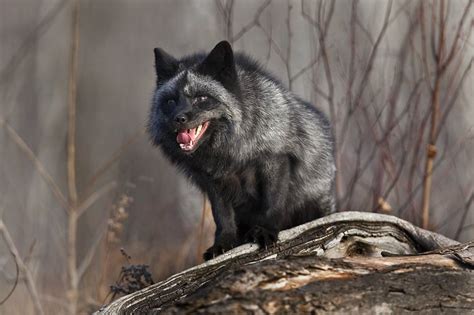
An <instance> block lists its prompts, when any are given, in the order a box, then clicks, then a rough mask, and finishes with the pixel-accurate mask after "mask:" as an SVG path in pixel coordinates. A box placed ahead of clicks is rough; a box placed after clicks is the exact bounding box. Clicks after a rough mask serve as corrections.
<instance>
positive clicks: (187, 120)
mask: <svg viewBox="0 0 474 315" xmlns="http://www.w3.org/2000/svg"><path fill="white" fill-rule="evenodd" d="M155 68H156V74H157V78H156V90H155V93H154V96H153V100H152V106H151V110H150V114H149V123H148V133H149V135H150V137H151V140H152V142H153V143H154V144H155V145H157V146H159V147H160V148H161V150H162V151H163V153H164V155H165V156H166V157H167V158H168V159H169V160H170V161H171V162H172V163H173V164H175V165H176V166H177V167H178V168H179V169H180V170H181V171H182V172H184V174H185V175H187V177H188V178H189V179H190V180H191V181H192V182H194V183H195V184H196V185H197V186H198V187H199V188H200V189H201V190H202V191H204V192H205V193H206V194H207V196H208V198H209V200H210V202H211V206H212V213H213V216H214V221H215V223H216V234H215V241H214V245H213V246H212V247H211V248H209V249H208V250H207V251H206V252H205V253H204V258H205V259H210V258H212V257H214V256H216V255H219V254H221V253H223V252H224V251H227V250H229V249H231V248H233V247H235V246H238V245H240V244H242V243H244V242H247V241H251V242H257V243H259V244H260V245H262V246H267V245H270V244H272V243H273V242H275V241H276V240H277V235H278V232H279V231H280V230H283V229H287V228H290V227H293V226H296V225H299V224H302V223H305V222H308V221H311V220H314V219H316V218H319V217H322V216H324V215H327V214H329V213H331V212H333V211H334V207H335V201H334V200H335V196H334V177H335V166H334V153H333V151H334V141H333V137H332V133H331V128H330V124H329V122H328V120H327V119H326V117H325V116H324V114H323V113H322V112H320V111H319V110H318V109H316V108H315V107H314V106H312V105H311V104H309V103H307V102H305V101H303V100H301V99H300V98H298V97H297V96H295V95H294V94H293V93H291V92H290V91H288V90H287V89H286V88H285V87H284V86H283V85H282V84H281V83H280V82H279V81H278V80H277V79H275V78H274V77H272V76H271V75H270V74H268V73H267V72H266V71H264V70H263V69H262V68H261V67H260V66H259V65H258V64H257V63H256V62H255V61H253V60H252V59H251V58H249V57H248V56H246V55H245V54H241V53H236V54H234V52H233V51H232V48H231V46H230V44H229V43H228V42H226V41H223V42H220V43H219V44H217V45H216V46H215V47H214V49H213V50H212V51H211V52H210V53H209V54H204V53H202V54H194V55H191V56H185V57H183V58H180V59H175V58H174V57H172V56H170V55H169V54H167V53H166V52H164V51H163V50H162V49H159V48H156V49H155Z"/></svg>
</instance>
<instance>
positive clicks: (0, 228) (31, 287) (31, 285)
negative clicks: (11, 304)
mask: <svg viewBox="0 0 474 315" xmlns="http://www.w3.org/2000/svg"><path fill="white" fill-rule="evenodd" d="M0 233H1V234H2V237H3V239H4V240H5V243H6V245H7V247H8V249H9V250H10V252H11V253H12V255H13V257H14V258H15V262H16V264H17V265H18V266H19V267H20V270H21V273H23V274H24V275H25V281H26V286H27V288H28V291H29V292H30V295H31V299H32V300H33V304H34V306H35V310H36V312H37V313H38V314H44V311H43V307H42V305H41V302H40V299H39V296H38V291H37V290H36V284H35V281H34V279H33V275H32V274H31V272H30V270H29V269H28V267H27V266H26V265H25V263H24V262H23V260H22V259H21V257H20V254H19V252H18V249H17V248H16V246H15V242H13V239H12V237H11V235H10V232H8V229H7V227H6V225H5V223H4V222H3V220H2V219H1V218H0Z"/></svg>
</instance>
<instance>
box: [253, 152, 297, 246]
mask: <svg viewBox="0 0 474 315" xmlns="http://www.w3.org/2000/svg"><path fill="white" fill-rule="evenodd" d="M289 163H290V162H289V158H288V157H286V156H283V157H277V158H274V159H270V160H267V161H265V162H264V163H262V164H261V165H260V167H259V171H258V173H259V178H260V180H261V182H262V192H261V193H262V195H261V196H260V198H262V208H261V209H260V213H259V214H258V216H257V220H256V221H255V224H254V225H253V226H252V227H251V228H250V230H249V231H248V232H247V234H246V236H245V238H246V240H247V241H250V242H255V243H258V244H259V245H260V246H261V247H267V246H268V245H271V244H273V243H275V242H276V241H277V240H278V232H280V230H281V229H282V228H283V227H284V225H285V221H288V220H289V216H290V215H291V214H290V213H287V212H288V210H287V209H286V207H287V198H288V190H289V184H290V164H289Z"/></svg>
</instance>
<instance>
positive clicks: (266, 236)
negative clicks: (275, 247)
mask: <svg viewBox="0 0 474 315" xmlns="http://www.w3.org/2000/svg"><path fill="white" fill-rule="evenodd" d="M245 239H246V240H247V241H248V242H253V243H257V244H258V245H260V247H261V248H267V247H268V246H269V245H272V244H274V243H276V241H277V240H278V232H277V231H275V230H270V229H266V228H264V227H261V226H258V225H256V226H254V227H253V228H251V229H250V230H249V231H248V232H247V234H246V235H245Z"/></svg>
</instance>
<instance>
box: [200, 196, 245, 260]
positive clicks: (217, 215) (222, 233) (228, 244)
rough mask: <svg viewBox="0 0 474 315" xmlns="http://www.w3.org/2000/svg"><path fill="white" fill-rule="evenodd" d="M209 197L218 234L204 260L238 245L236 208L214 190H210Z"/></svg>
mask: <svg viewBox="0 0 474 315" xmlns="http://www.w3.org/2000/svg"><path fill="white" fill-rule="evenodd" d="M208 197H209V200H210V201H211V207H212V215H213V217H214V221H215V223H216V234H215V238H214V245H212V246H211V247H210V248H208V249H207V250H206V251H205V252H204V255H203V258H204V260H209V259H212V258H214V257H216V256H218V255H220V254H222V253H224V252H226V251H228V250H230V249H232V248H234V247H236V246H237V245H238V242H237V227H236V223H235V214H234V209H233V208H232V206H231V205H230V204H228V203H226V202H225V201H224V200H223V199H222V198H221V197H220V196H219V195H218V194H217V193H216V192H214V191H212V190H211V191H210V192H208Z"/></svg>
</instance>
